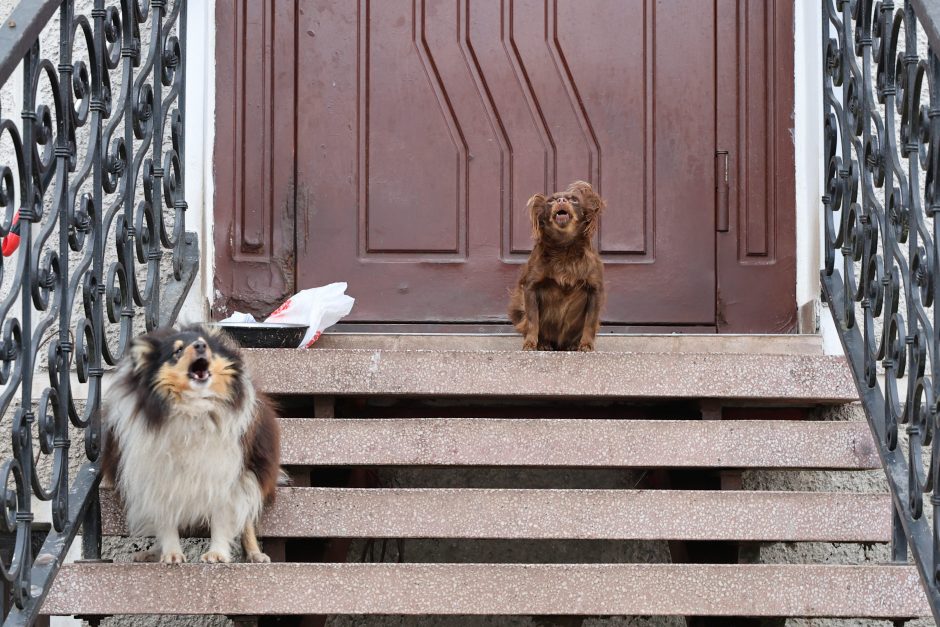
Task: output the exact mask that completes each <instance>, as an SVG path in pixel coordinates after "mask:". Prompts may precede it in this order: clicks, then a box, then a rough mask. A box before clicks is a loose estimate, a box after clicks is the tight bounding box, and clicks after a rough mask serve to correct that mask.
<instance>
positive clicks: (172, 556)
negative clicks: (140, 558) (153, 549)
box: [160, 551, 186, 564]
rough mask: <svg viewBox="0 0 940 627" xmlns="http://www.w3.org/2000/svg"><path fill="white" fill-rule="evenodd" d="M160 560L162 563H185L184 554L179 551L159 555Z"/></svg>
mask: <svg viewBox="0 0 940 627" xmlns="http://www.w3.org/2000/svg"><path fill="white" fill-rule="evenodd" d="M160 561H161V562H163V563H164V564H185V563H186V556H185V555H183V554H182V553H180V552H179V551H170V552H169V553H164V554H163V555H161V556H160Z"/></svg>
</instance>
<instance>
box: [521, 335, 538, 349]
mask: <svg viewBox="0 0 940 627" xmlns="http://www.w3.org/2000/svg"><path fill="white" fill-rule="evenodd" d="M537 348H538V340H537V339H535V338H530V337H527V338H526V339H525V341H524V342H522V350H524V351H534V350H536V349H537Z"/></svg>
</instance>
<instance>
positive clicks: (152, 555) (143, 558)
mask: <svg viewBox="0 0 940 627" xmlns="http://www.w3.org/2000/svg"><path fill="white" fill-rule="evenodd" d="M131 560H133V561H135V562H138V563H139V562H158V561H160V551H157V550H154V549H151V550H149V551H137V552H136V553H134V554H133V555H131ZM171 563H172V562H171Z"/></svg>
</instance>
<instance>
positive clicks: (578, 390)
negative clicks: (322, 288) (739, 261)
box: [245, 348, 858, 405]
mask: <svg viewBox="0 0 940 627" xmlns="http://www.w3.org/2000/svg"><path fill="white" fill-rule="evenodd" d="M245 354H246V361H247V362H248V365H249V367H250V368H251V370H252V372H253V373H254V376H255V378H256V380H257V382H258V383H259V385H260V387H261V388H262V389H264V390H265V391H266V392H269V393H272V394H285V395H296V394H322V395H356V396H363V395H381V396H455V397H464V398H468V397H469V398H472V397H476V398H479V397H487V396H518V397H526V398H537V397H543V398H545V397H548V398H559V397H565V398H569V399H573V398H612V397H616V398H636V399H681V398H720V399H731V400H751V401H759V402H760V403H770V402H776V403H786V404H794V405H801V404H814V403H846V402H851V401H853V400H855V399H857V397H858V395H857V393H856V389H855V384H854V382H853V381H852V378H851V374H850V372H849V370H848V367H847V366H846V363H845V360H844V359H843V358H841V357H830V356H823V355H765V354H735V353H624V352H596V353H563V352H538V351H530V352H524V351H460V350H381V349H376V350H368V349H316V348H314V349H311V350H294V349H251V350H246V351H245Z"/></svg>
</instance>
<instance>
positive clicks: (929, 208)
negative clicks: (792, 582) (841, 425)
mask: <svg viewBox="0 0 940 627" xmlns="http://www.w3.org/2000/svg"><path fill="white" fill-rule="evenodd" d="M822 11H823V19H822V34H823V39H822V45H823V68H822V86H823V124H824V138H823V139H824V155H823V157H824V160H825V173H824V181H825V192H824V194H823V196H822V203H821V204H822V208H823V217H824V222H823V224H824V230H825V267H824V269H823V271H822V272H821V275H820V277H821V282H822V291H823V295H824V298H825V299H826V301H827V302H828V304H829V308H830V311H831V313H832V316H833V319H834V321H835V324H836V328H837V329H838V331H839V335H840V338H841V340H842V346H843V349H844V350H845V354H846V356H847V358H848V361H849V366H850V368H851V370H852V373H853V375H854V377H855V381H856V384H857V387H858V390H859V396H860V399H861V401H862V405H863V406H864V408H865V413H866V415H867V417H868V421H869V425H870V426H871V430H872V433H873V434H874V436H875V440H876V442H877V445H878V452H879V455H880V457H881V460H882V464H883V465H884V468H885V472H886V476H887V480H888V485H889V488H890V490H891V495H892V498H893V501H894V508H893V517H892V518H893V541H892V559H893V560H894V561H896V562H905V563H906V562H907V561H908V555H910V557H911V558H913V561H914V563H915V564H916V565H917V567H918V570H919V572H920V575H921V579H922V582H923V584H924V589H925V591H926V593H927V597H928V600H929V602H930V605H931V608H932V610H933V613H934V617H935V618H936V619H937V620H938V621H940V588H938V584H940V516H938V515H940V489H938V486H937V482H938V479H940V406H938V401H940V387H938V386H940V310H938V309H940V308H938V307H937V306H936V305H935V302H934V299H935V297H936V295H938V294H940V265H938V263H940V249H938V243H940V220H938V219H937V213H938V212H940V62H938V57H937V53H938V51H940V7H938V6H937V4H936V3H935V2H927V1H926V0H900V1H898V2H894V1H893V0H881V1H879V2H875V1H874V0H822ZM924 39H925V40H926V44H927V45H926V46H925V47H926V49H927V58H926V59H924V58H922V56H921V54H920V53H919V50H921V48H922V40H924ZM935 190H936V191H935ZM901 427H904V428H905V429H904V435H905V436H906V438H905V437H902V435H901V432H900V429H901ZM925 493H926V494H929V495H930V499H929V500H930V507H932V509H933V514H934V522H933V524H932V528H931V524H930V523H928V517H927V516H926V515H925V512H924V494H925Z"/></svg>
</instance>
